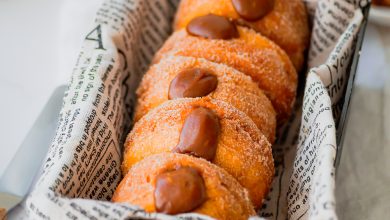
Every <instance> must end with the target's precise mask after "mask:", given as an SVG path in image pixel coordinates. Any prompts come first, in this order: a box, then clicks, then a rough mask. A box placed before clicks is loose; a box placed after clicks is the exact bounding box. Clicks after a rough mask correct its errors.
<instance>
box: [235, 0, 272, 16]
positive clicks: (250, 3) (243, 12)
mask: <svg viewBox="0 0 390 220" xmlns="http://www.w3.org/2000/svg"><path fill="white" fill-rule="evenodd" d="M232 4H233V7H234V9H235V10H236V12H237V14H239V15H240V17H242V18H243V19H245V20H247V21H256V20H259V19H260V18H262V17H264V16H265V15H267V14H268V13H269V12H271V11H272V10H273V8H274V5H275V1H274V0H232Z"/></svg>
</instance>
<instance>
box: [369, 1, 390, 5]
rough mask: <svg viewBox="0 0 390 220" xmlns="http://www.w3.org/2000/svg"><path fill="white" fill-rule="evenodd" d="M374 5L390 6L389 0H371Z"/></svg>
mask: <svg viewBox="0 0 390 220" xmlns="http://www.w3.org/2000/svg"><path fill="white" fill-rule="evenodd" d="M372 3H373V4H374V5H381V6H390V0H372Z"/></svg>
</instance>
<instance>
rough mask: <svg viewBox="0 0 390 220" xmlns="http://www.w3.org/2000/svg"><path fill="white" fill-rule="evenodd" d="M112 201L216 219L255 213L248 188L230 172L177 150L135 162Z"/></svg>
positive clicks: (164, 211) (169, 212) (170, 212)
mask: <svg viewBox="0 0 390 220" xmlns="http://www.w3.org/2000/svg"><path fill="white" fill-rule="evenodd" d="M112 201H113V202H119V203H128V204H132V205H138V206H140V207H142V208H144V209H145V211H147V212H156V211H158V212H163V213H168V214H178V213H184V212H195V213H200V214H205V215H209V216H211V217H213V218H216V219H248V218H249V217H250V216H253V215H255V211H254V208H253V206H252V204H251V202H250V200H249V197H248V193H247V191H246V190H245V189H244V188H243V187H242V186H241V185H240V184H239V183H238V182H237V181H236V180H235V179H234V178H233V177H232V176H230V175H229V174H228V173H227V172H226V171H224V170H223V169H221V168H219V167H217V166H215V165H213V164H211V163H209V162H208V161H206V160H204V159H201V158H196V157H192V156H188V155H185V154H177V153H162V154H156V155H152V156H149V157H147V158H146V159H144V160H142V161H140V162H139V163H137V164H136V165H134V166H133V167H132V168H131V169H130V170H129V172H128V173H127V174H126V176H125V177H124V178H123V180H122V181H121V182H120V184H119V186H118V187H117V189H116V191H115V193H114V196H113V198H112Z"/></svg>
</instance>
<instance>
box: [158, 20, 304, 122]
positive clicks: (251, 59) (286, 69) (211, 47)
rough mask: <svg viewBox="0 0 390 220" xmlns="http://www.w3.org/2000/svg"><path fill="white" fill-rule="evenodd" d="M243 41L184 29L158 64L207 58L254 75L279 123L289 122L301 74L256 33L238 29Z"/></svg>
mask: <svg viewBox="0 0 390 220" xmlns="http://www.w3.org/2000/svg"><path fill="white" fill-rule="evenodd" d="M238 31H239V33H240V38H234V39H231V40H218V39H217V40H215V39H206V38H202V37H194V36H191V35H189V34H188V33H187V32H186V30H180V31H177V32H175V33H173V35H172V36H171V37H170V38H169V39H168V40H167V41H166V42H165V44H164V46H163V47H162V48H161V49H160V51H159V52H158V53H157V54H156V56H155V59H154V62H155V63H157V62H158V61H159V60H161V59H162V58H164V57H167V56H172V55H176V56H178V55H179V56H189V57H197V58H204V59H207V60H209V61H212V62H216V63H222V64H226V65H227V66H230V67H233V68H235V69H237V70H239V71H241V72H243V73H244V74H246V75H248V76H250V77H251V78H252V79H253V81H255V82H256V83H257V84H258V86H259V87H260V88H261V89H262V90H263V92H264V94H265V95H266V96H267V97H268V98H269V99H270V100H271V103H272V104H273V106H274V108H275V110H276V113H277V119H278V123H279V122H280V123H281V122H283V121H285V120H287V119H288V117H289V115H290V113H291V111H292V108H293V104H294V102H295V95H296V88H297V79H298V77H297V73H296V70H295V68H294V66H293V65H292V63H291V61H290V59H289V58H288V56H287V55H286V53H285V52H284V51H283V50H282V49H280V48H279V47H278V46H277V45H276V44H274V43H273V42H272V41H270V40H268V39H267V38H265V37H263V36H261V35H260V34H258V33H256V32H255V31H253V30H251V29H248V28H245V27H238Z"/></svg>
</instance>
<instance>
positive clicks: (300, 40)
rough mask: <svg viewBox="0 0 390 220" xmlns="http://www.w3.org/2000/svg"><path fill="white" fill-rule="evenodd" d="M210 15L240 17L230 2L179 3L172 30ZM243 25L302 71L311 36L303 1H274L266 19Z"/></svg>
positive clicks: (185, 0) (197, 0)
mask: <svg viewBox="0 0 390 220" xmlns="http://www.w3.org/2000/svg"><path fill="white" fill-rule="evenodd" d="M210 13H212V14H216V15H220V16H226V17H229V18H232V19H239V18H240V16H239V15H238V14H237V12H236V11H235V9H234V7H233V4H232V2H231V0H213V1H210V0H182V1H181V3H180V6H179V9H178V11H177V13H176V18H175V24H174V27H175V29H176V30H178V29H181V28H184V27H186V26H187V24H188V23H189V22H190V21H191V20H192V19H193V18H195V17H199V16H203V15H207V14H210ZM245 23H246V25H248V26H250V27H251V28H253V29H254V30H256V31H258V32H260V33H261V34H263V35H264V36H266V37H268V38H269V39H271V40H272V41H274V42H275V43H276V44H278V45H279V46H280V47H281V48H283V49H284V50H285V51H286V53H287V54H288V55H289V57H290V58H291V60H292V62H293V64H294V66H295V67H296V69H297V70H298V71H300V70H301V69H302V66H303V63H304V59H305V50H306V49H307V47H308V44H309V37H310V31H309V26H308V19H307V12H306V9H305V5H304V4H303V1H301V0H275V6H274V9H273V10H272V11H271V12H270V13H268V14H267V15H266V16H265V17H263V18H261V19H259V20H257V21H254V22H245Z"/></svg>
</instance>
